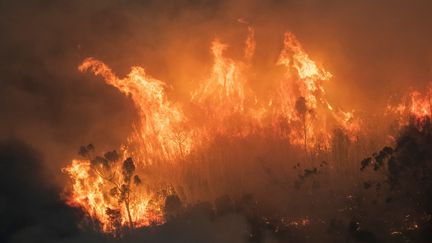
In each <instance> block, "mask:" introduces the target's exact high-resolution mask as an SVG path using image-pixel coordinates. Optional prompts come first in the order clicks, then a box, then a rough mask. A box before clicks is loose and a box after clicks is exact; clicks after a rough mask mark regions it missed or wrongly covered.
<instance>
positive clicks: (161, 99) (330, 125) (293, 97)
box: [64, 27, 360, 232]
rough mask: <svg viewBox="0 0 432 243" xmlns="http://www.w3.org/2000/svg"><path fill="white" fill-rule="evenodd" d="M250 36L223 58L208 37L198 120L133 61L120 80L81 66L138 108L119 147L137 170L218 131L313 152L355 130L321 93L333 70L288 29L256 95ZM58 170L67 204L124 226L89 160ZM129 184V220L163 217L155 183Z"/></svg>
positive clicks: (92, 63) (349, 116)
mask: <svg viewBox="0 0 432 243" xmlns="http://www.w3.org/2000/svg"><path fill="white" fill-rule="evenodd" d="M254 34H255V31H254V29H253V28H252V27H248V36H247V39H246V42H245V49H244V52H243V53H244V55H243V59H242V60H234V59H232V58H229V57H226V55H225V51H226V50H227V48H229V46H228V45H227V44H225V43H223V42H222V41H221V40H219V39H215V40H214V41H213V42H212V43H211V48H210V50H211V53H212V54H213V59H214V62H213V66H212V69H211V73H210V74H209V75H208V78H207V79H205V80H203V82H201V85H199V87H198V88H197V89H196V90H195V91H193V92H192V93H191V102H190V103H191V104H193V105H194V106H195V107H198V110H197V109H194V112H198V113H199V116H200V119H201V120H199V121H194V120H193V119H192V118H193V117H194V115H195V117H196V114H190V112H189V113H188V109H185V108H184V107H182V106H180V104H178V103H175V102H172V101H170V100H169V99H168V98H167V95H166V89H167V85H166V84H165V83H164V82H162V81H160V80H158V79H155V78H153V77H151V76H150V75H148V74H147V73H146V72H145V70H144V69H143V68H141V67H132V69H131V72H130V73H129V74H128V75H127V76H126V77H124V78H119V77H117V76H116V75H115V74H114V73H113V72H112V70H111V69H110V68H109V67H108V66H107V65H106V64H104V63H103V62H102V61H99V60H97V59H94V58H87V59H85V60H84V61H83V63H82V64H81V65H80V66H79V70H80V71H81V72H84V71H87V70H90V71H91V72H93V73H94V74H95V75H99V76H101V77H102V78H103V79H104V81H105V82H106V83H107V84H108V85H111V86H113V87H115V88H117V89H118V90H119V91H120V92H122V93H123V94H125V95H130V97H131V98H132V100H133V103H134V105H135V107H136V109H137V112H138V114H139V120H138V121H137V122H136V124H134V127H135V129H134V132H133V133H132V134H130V135H129V136H128V138H127V143H126V144H125V145H124V146H123V150H122V154H123V157H124V158H126V157H133V158H134V159H136V160H137V161H138V167H139V168H145V167H146V166H148V165H151V164H153V163H155V162H158V163H168V164H174V165H175V164H176V163H180V161H181V160H182V159H185V158H187V156H190V155H191V154H192V153H194V151H198V150H199V149H200V147H201V146H203V145H205V144H206V143H208V142H209V141H211V140H212V139H214V138H215V137H217V136H222V137H226V138H230V137H240V138H245V137H247V136H249V135H252V134H260V135H263V136H279V137H281V138H282V139H287V140H288V141H289V142H290V143H291V144H293V145H296V146H299V147H301V148H303V147H304V148H305V150H306V151H307V152H313V151H315V150H323V149H324V150H328V149H329V148H330V147H331V139H332V131H333V129H334V128H335V127H340V128H342V129H343V130H344V131H345V132H346V133H347V134H348V135H350V136H354V135H355V133H356V132H358V130H359V126H360V125H359V123H358V120H357V119H356V118H355V117H354V113H353V112H345V111H343V110H342V109H340V108H335V107H333V106H332V105H331V104H330V103H329V102H328V101H327V99H326V94H325V89H324V86H323V83H324V82H325V81H327V80H329V79H331V78H332V74H331V73H330V72H328V71H326V70H325V69H324V68H322V67H319V66H318V65H317V64H316V63H315V62H314V61H313V60H311V59H310V57H309V56H308V54H307V53H306V52H305V51H304V49H303V47H302V46H301V44H300V42H299V41H298V40H297V39H296V38H295V36H294V35H293V34H292V33H286V34H285V38H284V47H283V49H282V51H281V54H280V56H279V59H278V60H277V61H276V62H275V64H276V65H279V66H281V67H282V68H284V69H285V74H284V75H283V77H281V79H280V80H275V81H276V82H279V86H278V87H279V89H278V90H276V91H274V92H273V94H274V95H273V97H272V98H271V99H270V100H264V99H260V98H259V97H257V96H256V94H255V93H254V92H253V90H252V89H251V88H250V86H249V83H248V75H247V73H248V71H249V70H250V69H251V68H252V65H251V60H252V59H253V55H254V52H255V46H256V43H255V40H254ZM269 133H270V134H269ZM112 170H113V171H111V172H110V173H112V174H114V175H120V174H121V167H120V166H115V167H113V168H112ZM64 172H65V173H67V174H68V175H69V176H70V178H71V181H72V185H71V188H70V194H69V195H68V196H67V200H68V203H69V204H70V205H73V206H79V207H82V208H84V209H85V211H86V212H87V213H88V214H89V215H90V216H91V217H92V218H95V219H97V220H98V221H99V222H100V223H101V225H102V229H103V230H104V231H107V232H112V231H113V227H112V226H111V225H110V223H109V222H110V219H109V217H108V215H107V213H106V210H107V208H110V209H119V210H120V215H121V222H120V223H121V224H122V225H127V224H128V219H127V212H126V211H125V207H124V206H122V205H121V204H119V202H117V201H116V200H114V199H113V198H110V197H109V196H108V195H107V191H109V188H110V187H112V185H111V184H112V181H110V180H106V178H105V179H104V176H101V174H100V173H98V171H97V170H96V171H95V169H94V168H92V166H91V163H90V162H88V161H86V160H73V161H72V162H71V164H70V165H69V166H68V167H66V168H65V169H64ZM120 179H121V178H120ZM144 184H145V182H144ZM143 187H145V186H143ZM134 190H135V192H136V193H135V194H134V195H136V196H135V197H134V198H133V200H132V203H131V206H130V213H131V215H132V216H133V222H134V225H135V226H136V227H140V226H145V225H149V224H151V223H152V222H157V223H162V222H163V216H162V215H163V214H162V210H161V209H162V208H163V199H160V197H157V192H156V189H155V188H147V189H146V190H144V189H143V188H140V187H138V186H137V187H136V188H134Z"/></svg>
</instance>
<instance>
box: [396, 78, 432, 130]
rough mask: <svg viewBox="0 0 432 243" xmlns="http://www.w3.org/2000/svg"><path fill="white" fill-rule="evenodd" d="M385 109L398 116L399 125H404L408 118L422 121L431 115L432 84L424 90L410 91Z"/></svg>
mask: <svg viewBox="0 0 432 243" xmlns="http://www.w3.org/2000/svg"><path fill="white" fill-rule="evenodd" d="M387 110H388V111H389V112H390V113H393V114H397V115H398V116H400V118H399V120H400V125H406V124H407V123H408V122H409V118H414V119H415V120H416V121H417V122H423V121H424V120H425V119H426V118H431V115H432V84H430V85H429V87H427V88H426V90H425V92H423V93H422V92H420V91H416V90H415V91H412V92H410V93H409V95H408V96H407V97H405V99H404V101H403V102H401V103H399V104H397V105H395V106H391V105H389V106H388V107H387Z"/></svg>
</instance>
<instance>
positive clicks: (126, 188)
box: [79, 144, 141, 229]
mask: <svg viewBox="0 0 432 243" xmlns="http://www.w3.org/2000/svg"><path fill="white" fill-rule="evenodd" d="M79 154H80V155H81V156H83V157H84V158H86V159H88V160H89V161H90V164H91V168H92V169H93V171H94V172H95V173H96V174H97V175H98V176H99V177H100V178H102V179H103V180H104V181H106V182H107V183H109V184H111V185H112V188H111V189H110V190H109V195H110V196H111V197H113V198H116V199H117V200H118V203H119V204H124V206H125V208H126V212H127V217H128V221H129V227H130V228H133V227H134V224H133V221H132V216H131V212H130V204H131V193H133V191H132V183H133V185H135V186H138V185H140V184H141V179H140V178H139V176H138V175H136V174H135V175H134V172H135V164H134V162H133V160H132V158H130V157H129V158H127V159H126V160H124V161H123V165H122V170H121V175H117V171H115V170H114V166H115V164H116V163H117V162H118V161H119V160H120V156H119V154H118V153H117V151H115V150H114V151H111V152H107V153H105V154H104V156H103V157H100V156H95V155H94V154H95V153H94V146H93V145H92V144H89V145H87V146H81V148H80V151H79ZM119 213H120V211H118V210H113V209H111V208H107V210H106V214H107V215H108V216H109V217H110V220H111V224H112V226H114V228H115V229H116V228H118V225H119V224H118V221H119V219H118V218H119V217H118V216H117V215H119Z"/></svg>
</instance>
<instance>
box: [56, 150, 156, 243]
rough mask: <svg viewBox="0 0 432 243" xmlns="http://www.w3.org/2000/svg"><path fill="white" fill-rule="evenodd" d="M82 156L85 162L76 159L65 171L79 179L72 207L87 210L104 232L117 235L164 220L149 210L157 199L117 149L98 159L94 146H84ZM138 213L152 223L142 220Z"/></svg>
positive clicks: (130, 162) (128, 158) (132, 165)
mask: <svg viewBox="0 0 432 243" xmlns="http://www.w3.org/2000/svg"><path fill="white" fill-rule="evenodd" d="M79 154H80V155H81V156H82V157H84V158H85V160H74V161H73V163H72V165H71V166H70V167H67V168H65V171H66V172H67V173H68V174H69V175H71V176H72V177H74V178H75V179H76V180H75V182H74V185H73V193H74V194H73V195H71V196H69V197H70V198H71V199H70V201H69V204H71V205H74V206H80V207H84V208H85V209H86V211H87V212H89V214H90V217H92V218H93V217H96V218H97V219H98V221H100V222H99V223H101V224H102V229H103V230H104V231H109V232H112V233H113V234H114V235H115V236H118V235H120V234H121V230H122V228H123V226H127V227H128V228H130V229H132V228H134V227H136V226H142V225H147V224H150V223H152V222H158V221H161V216H160V215H159V214H158V211H157V209H156V210H153V209H149V208H148V205H155V203H154V202H153V201H154V199H153V198H152V197H151V196H150V195H147V194H146V193H143V188H142V187H143V185H142V180H141V178H140V177H139V176H138V175H137V174H136V166H135V163H134V161H133V160H132V158H130V157H127V158H122V156H121V155H119V153H117V151H115V150H114V151H110V152H107V153H105V154H104V155H103V156H98V155H96V153H95V148H94V146H93V145H92V144H89V145H87V146H81V148H80V150H79ZM122 160H123V162H122V163H120V161H122ZM152 200H153V201H152ZM156 205H157V203H156ZM138 214H142V215H144V216H145V217H146V219H147V220H148V221H143V220H141V218H140V216H141V215H138ZM134 218H135V219H134Z"/></svg>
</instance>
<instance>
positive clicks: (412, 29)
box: [0, 0, 432, 242]
mask: <svg viewBox="0 0 432 243" xmlns="http://www.w3.org/2000/svg"><path fill="white" fill-rule="evenodd" d="M431 8H432V4H431V2H430V1H426V0H425V1H421V0H419V1H403V0H395V1H391V2H390V1H380V2H377V1H343V0H331V1H318V0H307V1H279V0H272V1H247V0H240V1H228V0H226V1H210V0H185V1H171V0H170V1H156V0H154V1H151V0H149V1H137V0H123V1H119V0H93V1H87V0H77V1H66V0H64V1H51V0H45V1H42V0H28V1H22V0H3V1H0V33H1V36H2V38H0V140H1V141H2V142H1V144H0V158H1V159H0V166H1V167H0V168H1V170H0V171H1V178H0V180H1V181H0V186H1V190H0V191H1V198H2V199H0V210H1V215H2V216H1V221H0V224H1V225H0V226H1V227H0V228H1V231H0V232H1V234H0V235H1V236H0V241H1V242H35V240H34V239H38V240H39V242H63V241H64V242H107V241H108V242H109V241H111V240H112V239H110V238H107V237H106V236H103V235H100V234H98V233H95V232H79V229H78V228H77V222H79V221H80V219H82V217H83V215H81V214H82V213H81V212H79V210H75V209H71V208H68V207H66V206H64V203H63V202H62V201H61V200H60V199H59V194H60V192H61V189H60V188H62V185H63V184H64V182H65V180H66V178H65V176H64V175H63V174H62V173H61V172H60V171H61V168H63V167H64V166H65V165H66V164H67V163H68V162H69V161H70V160H71V159H72V158H74V157H76V154H77V148H79V146H80V145H82V144H87V143H89V142H91V143H94V144H96V146H97V147H98V149H99V150H100V151H105V150H112V149H114V148H118V147H119V145H120V144H122V143H124V142H125V139H126V138H127V135H128V134H130V132H131V131H132V126H131V124H132V123H133V121H134V120H136V118H137V117H136V116H137V114H136V111H135V109H134V106H133V103H132V100H131V99H130V97H126V96H124V95H122V94H121V93H119V92H118V90H116V89H115V88H113V87H111V86H108V85H106V84H104V82H102V81H101V80H100V79H99V78H95V77H94V76H92V75H88V74H82V73H80V72H78V71H77V66H78V65H79V64H80V63H81V62H82V60H83V59H84V58H86V57H90V56H91V57H96V58H98V59H100V60H103V61H104V62H105V63H107V64H108V65H109V66H110V67H112V68H113V70H114V71H115V73H117V74H118V75H119V76H120V77H122V76H123V75H125V74H127V73H128V71H129V69H130V67H131V66H135V65H138V66H142V67H145V69H146V72H147V73H149V74H150V75H152V76H154V77H156V78H158V79H160V80H163V81H165V82H167V83H168V95H169V96H170V98H171V99H173V100H176V101H182V100H186V99H187V98H188V97H189V96H190V93H191V91H192V90H194V89H195V88H197V87H198V85H199V82H200V80H202V79H203V78H205V75H206V73H207V72H208V70H209V69H210V68H211V62H212V57H211V54H210V52H209V45H210V43H211V41H212V40H213V38H215V37H218V38H220V39H222V40H223V41H224V42H226V43H229V44H230V47H229V49H228V53H227V54H228V55H229V56H231V57H233V58H236V57H240V56H241V55H242V54H243V53H242V50H243V49H242V48H243V43H244V39H245V37H246V35H247V28H246V26H245V24H241V23H239V21H238V19H240V18H241V19H242V20H243V21H244V22H247V23H249V24H250V25H251V26H253V27H254V28H255V30H256V41H257V50H256V56H255V57H254V60H253V65H254V66H256V67H257V68H256V73H255V74H254V78H253V79H252V80H251V86H252V88H253V89H254V90H255V91H256V92H257V93H258V94H261V95H268V93H266V91H267V90H268V89H270V88H271V87H272V85H273V83H272V81H271V78H270V79H267V77H266V76H265V75H266V73H267V72H270V71H275V72H280V70H277V68H276V67H274V63H275V62H276V60H277V57H278V55H279V52H280V50H281V48H282V41H283V33H284V32H285V31H291V32H293V33H294V34H295V35H296V36H297V37H298V39H299V40H300V42H301V43H302V44H303V45H304V47H305V49H306V51H307V52H308V53H309V54H310V55H311V57H312V59H313V60H316V61H317V63H319V64H320V65H322V66H324V67H326V69H328V70H329V71H330V72H331V73H332V74H333V75H334V78H333V79H332V80H331V82H329V83H327V84H325V85H326V88H327V93H328V96H329V98H330V99H331V101H332V103H334V104H337V105H338V106H341V107H343V108H346V109H349V110H350V109H356V110H359V111H363V112H366V111H367V112H370V113H374V112H376V113H378V114H380V112H382V109H383V108H385V106H386V104H387V101H388V100H389V98H391V96H392V94H397V93H404V92H405V91H406V90H408V89H410V88H422V87H424V86H425V85H426V83H427V82H429V81H430V80H431V79H432V46H431V44H430V43H432V28H430V23H431V22H432V15H431V14H430V10H431ZM263 80H265V81H263ZM260 142H262V141H259V142H258V143H257V144H252V145H250V144H241V145H238V146H239V147H240V148H241V149H243V150H245V151H256V150H254V147H253V146H258V145H260V144H259V143H260ZM264 142H265V141H264ZM264 142H262V143H264ZM215 143H217V141H216V142H215ZM221 150H222V153H230V152H232V151H231V148H229V147H228V146H227V147H223V148H222V149H221ZM277 151H279V150H278V149H277V148H269V149H268V152H267V155H270V156H269V157H266V158H265V159H262V160H260V159H256V158H259V157H260V156H261V155H260V154H254V153H251V155H250V157H251V158H253V159H254V160H252V159H251V160H250V161H253V162H250V163H252V165H251V167H253V168H256V167H259V168H260V169H261V170H260V171H259V173H260V174H259V175H257V171H255V170H252V169H251V170H250V171H248V169H247V168H246V169H245V170H244V171H243V168H237V167H236V166H238V165H226V166H227V168H231V169H232V170H231V171H233V173H236V172H238V171H242V173H244V174H245V175H248V176H250V177H251V178H252V177H253V178H254V179H251V183H246V186H245V188H246V189H248V190H255V191H257V192H258V193H257V194H258V197H260V199H263V198H266V197H268V195H272V194H273V195H275V194H278V195H282V196H278V197H277V200H273V199H272V198H269V199H268V201H267V202H266V203H267V205H271V206H273V207H282V206H281V205H284V206H283V207H287V208H288V207H293V210H292V211H291V212H296V213H298V215H300V214H301V213H303V212H302V211H301V210H306V209H307V210H309V209H310V208H302V207H301V206H298V205H302V203H303V202H304V201H308V200H309V199H308V198H307V197H306V199H305V198H302V199H301V200H300V199H298V200H297V201H296V199H295V197H293V196H292V195H291V194H290V193H291V190H292V189H291V184H289V186H290V189H289V190H287V189H286V187H287V186H288V182H286V181H283V180H282V179H281V178H284V174H278V173H282V172H281V171H279V169H280V165H281V164H283V163H284V162H285V161H283V160H282V159H281V158H284V157H288V156H290V158H291V159H292V161H296V160H297V158H296V157H295V156H293V155H292V154H295V151H285V152H281V154H276V153H277ZM291 152H292V153H291ZM232 154H234V153H232ZM292 157H294V158H292ZM234 158H235V156H234ZM243 159H244V160H245V161H246V160H248V158H243ZM266 160H271V162H268V161H266ZM248 161H249V160H248ZM290 162H291V161H290ZM355 162H356V161H354V163H355ZM245 163H246V162H245ZM240 164H242V165H244V163H243V161H241V163H240ZM265 164H267V167H266V166H265ZM290 167H291V165H290ZM303 169H306V168H302V170H301V171H302V173H303ZM249 172H250V174H247V173H249ZM293 174H294V175H295V176H297V174H298V173H297V172H289V175H290V176H291V175H293ZM302 175H303V174H302ZM303 176H304V175H303ZM191 177H194V175H193V174H192V175H191ZM48 178H50V179H48ZM256 178H258V179H256ZM216 179H220V178H216ZM237 179H238V178H237V177H235V175H230V176H228V179H227V180H226V181H225V184H227V185H233V184H236V183H238V180H237ZM289 183H291V182H289ZM300 183H302V182H300ZM307 183H309V184H307ZM307 183H306V187H308V188H310V190H313V188H314V186H315V184H314V182H309V179H308V182H307ZM239 184H240V183H239ZM268 184H274V185H276V186H275V187H273V188H267V187H266V185H268ZM328 184H332V185H339V184H344V183H343V182H341V181H339V180H335V181H332V182H328ZM302 186H303V184H302ZM227 187H228V186H227ZM227 187H221V188H217V189H216V192H215V195H212V196H211V197H210V198H209V200H211V199H213V197H217V196H220V195H221V194H223V193H224V191H225V192H226V188H227ZM257 188H258V189H257ZM302 188H303V187H302ZM236 189H237V188H232V190H234V191H235V190H236ZM246 189H245V190H246ZM337 189H338V190H342V191H343V190H345V189H344V188H343V187H342V186H341V187H339V186H338V187H337ZM218 190H219V191H218ZM226 193H228V192H226ZM307 193H308V192H301V193H299V194H296V195H304V194H306V195H307ZM321 193H322V195H321V196H322V197H332V194H331V193H334V192H333V191H331V192H330V191H327V190H325V191H322V192H321ZM293 198H294V199H293ZM236 200H239V199H236ZM350 200H351V199H350ZM293 201H294V202H293ZM317 201H318V200H317ZM288 202H290V203H291V204H290V203H288ZM331 203H333V202H331ZM324 204H325V202H324V203H322V204H319V203H318V202H317V203H316V204H315V205H314V207H315V209H316V211H315V212H316V215H318V216H319V217H323V218H327V217H328V215H327V213H329V211H326V210H319V209H320V208H321V207H323V208H326V207H327V208H338V207H339V206H340V207H343V205H334V204H333V205H327V206H325V205H324ZM329 204H330V202H329ZM287 205H288V206H287ZM323 205H324V206H323ZM287 210H288V209H287ZM192 211H194V210H192ZM270 213H272V212H270ZM298 215H296V214H292V215H291V216H298ZM181 220H183V221H181ZM181 220H180V221H179V222H177V223H176V222H173V223H169V224H167V225H164V226H161V227H158V228H156V229H148V230H143V231H139V232H136V233H134V234H131V235H130V236H129V238H126V239H123V240H124V241H125V242H136V241H137V240H141V241H142V242H173V241H176V242H210V241H209V239H214V242H243V241H246V240H247V239H248V236H247V235H246V236H245V234H247V233H248V232H250V231H253V230H251V229H253V223H251V222H254V221H253V220H251V219H250V218H248V217H247V215H246V216H245V215H244V214H241V213H238V212H237V213H232V214H228V215H223V216H218V217H216V219H211V217H208V216H207V215H205V216H203V215H202V214H199V215H198V216H196V215H194V216H190V217H189V216H185V218H184V219H181ZM338 220H340V221H342V222H343V223H341V224H342V225H344V226H343V227H342V229H339V228H338V227H336V226H335V228H337V230H336V231H335V232H336V233H335V234H338V233H337V232H339V231H338V230H340V231H341V232H345V233H346V232H349V229H348V228H346V227H345V226H346V225H347V224H349V222H350V220H352V218H348V217H342V219H337V220H335V221H334V222H335V225H339V224H338V222H339V221H338ZM374 223H375V222H374ZM374 223H371V224H370V225H374ZM344 227H345V228H344ZM152 230H154V231H152ZM148 231H152V232H148ZM245 232H246V233H245ZM263 234H264V233H263ZM275 237H276V238H277V237H278V236H274V235H272V236H268V237H267V236H266V235H264V236H262V237H261V239H265V240H269V241H271V240H276V239H274V238H275ZM302 239H303V238H302Z"/></svg>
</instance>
